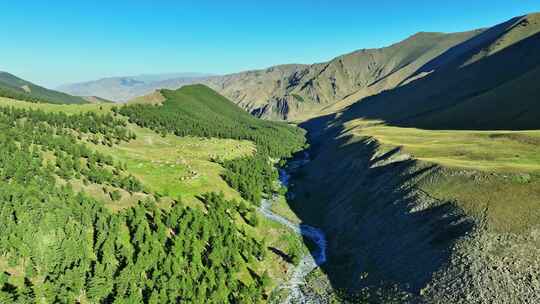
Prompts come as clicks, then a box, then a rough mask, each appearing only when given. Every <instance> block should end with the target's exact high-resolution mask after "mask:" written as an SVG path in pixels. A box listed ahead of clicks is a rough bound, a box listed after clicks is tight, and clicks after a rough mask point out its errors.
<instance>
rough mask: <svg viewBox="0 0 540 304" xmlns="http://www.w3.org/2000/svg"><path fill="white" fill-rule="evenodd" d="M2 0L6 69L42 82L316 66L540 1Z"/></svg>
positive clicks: (1, 56) (1, 64)
mask: <svg viewBox="0 0 540 304" xmlns="http://www.w3.org/2000/svg"><path fill="white" fill-rule="evenodd" d="M441 2H442V1H424V0H416V1H415V0H409V1H405V0H402V1H397V0H395V1H390V0H378V1H362V0H357V1H340V0H333V1H323V0H311V1H309V0H288V1H282V0H273V1H270V0H269V1H266V0H265V1H262V0H261V1H258V0H252V1H243V0H238V1H234V0H229V1H224V0H220V1H218V0H214V1H210V0H199V1H181V0H177V1H172V0H171V1H169V0H158V1H150V0H145V1H139V0H131V1H123V0H114V1H32V0H26V1H10V0H2V1H0V4H1V6H0V7H1V11H2V14H1V15H2V16H1V25H2V26H0V36H1V37H2V38H3V39H2V41H3V43H2V44H1V47H0V70H4V71H8V72H11V73H14V74H16V75H18V76H20V77H22V78H25V79H27V80H30V81H33V82H36V83H38V84H41V85H46V86H49V87H54V86H57V85H59V84H62V83H66V82H78V81H83V80H93V79H97V78H102V77H110V76H124V75H137V74H147V73H151V74H155V73H173V72H205V73H217V74H221V73H231V72H237V71H242V70H247V69H255V68H265V67H268V66H271V65H275V64H282V63H313V62H320V61H325V60H328V59H331V58H333V57H335V56H337V55H340V54H343V53H347V52H350V51H353V50H356V49H360V48H371V47H381V46H385V45H388V44H391V43H394V42H397V41H399V40H402V39H404V38H406V37H407V36H410V35H411V34H414V33H415V32H418V31H437V32H454V31H464V30H469V29H474V28H479V27H486V26H491V25H494V24H496V23H499V22H503V21H505V20H507V19H509V18H511V17H514V16H517V15H522V14H525V13H528V12H534V11H540V1H538V0H466V1H464V0H454V1H444V2H445V3H442V4H441Z"/></svg>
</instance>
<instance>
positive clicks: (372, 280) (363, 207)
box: [290, 115, 473, 302]
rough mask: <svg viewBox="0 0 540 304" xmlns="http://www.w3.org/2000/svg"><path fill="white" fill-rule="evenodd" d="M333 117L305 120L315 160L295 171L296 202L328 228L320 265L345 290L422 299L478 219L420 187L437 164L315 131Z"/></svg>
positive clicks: (307, 217)
mask: <svg viewBox="0 0 540 304" xmlns="http://www.w3.org/2000/svg"><path fill="white" fill-rule="evenodd" d="M333 119H334V116H333V115H331V116H327V117H320V118H317V119H315V120H312V121H308V122H306V123H305V124H304V125H303V127H304V128H306V129H308V130H309V131H311V132H310V135H311V141H312V148H311V150H310V154H311V161H310V162H309V163H308V164H307V165H305V166H304V167H302V168H301V169H300V170H299V171H297V172H296V173H295V174H294V175H293V178H292V181H293V184H291V189H290V191H292V193H294V200H292V202H291V203H290V204H291V207H292V209H293V210H294V212H295V213H296V214H297V216H298V217H299V218H300V219H301V220H302V221H303V223H305V224H308V225H311V226H315V227H320V228H321V229H322V230H323V231H324V232H325V234H326V238H327V241H328V250H327V261H326V263H324V264H322V265H320V269H321V271H322V272H323V273H324V276H325V277H326V278H327V282H328V283H329V285H330V286H331V288H332V289H333V290H335V291H338V294H342V295H345V297H349V296H351V295H355V297H357V299H358V297H361V298H362V299H363V300H368V301H374V302H380V301H384V299H389V298H388V297H390V298H392V297H396V296H397V297H404V298H405V299H407V300H406V301H409V302H418V301H420V298H419V295H420V292H421V289H422V288H423V287H424V286H425V285H426V284H427V283H428V282H429V281H430V279H431V278H432V277H433V275H434V273H435V272H437V271H438V270H440V269H441V268H443V267H444V265H445V263H446V262H447V261H448V259H449V256H450V252H451V248H452V246H453V244H454V242H455V241H456V240H457V239H459V238H460V237H461V236H463V235H465V234H466V233H467V232H469V231H471V230H472V228H473V222H472V221H471V220H469V219H468V218H466V217H465V216H464V215H463V213H462V212H460V211H459V210H458V209H457V208H456V207H455V206H454V205H453V203H452V202H448V201H439V200H437V199H435V198H432V197H430V196H429V195H427V194H426V193H424V192H422V191H421V190H420V189H419V188H418V187H416V185H417V183H419V182H420V181H421V180H424V179H429V178H431V177H432V176H434V175H436V174H437V172H438V170H439V169H438V168H437V167H436V166H428V165H425V164H421V163H418V162H416V161H415V160H412V159H410V158H408V157H405V156H403V154H401V153H400V151H399V150H392V151H389V152H386V153H384V154H381V153H380V152H378V151H379V146H378V143H377V142H375V141H373V140H372V139H369V138H355V137H352V136H350V135H348V134H346V133H343V130H342V129H341V128H340V127H336V128H330V129H329V130H328V131H327V132H325V133H324V134H321V133H314V132H318V131H319V130H321V127H323V126H324V125H326V124H327V123H328V122H330V121H332V120H333ZM314 134H316V135H318V136H316V137H314V136H313V135H314ZM305 242H306V244H309V243H310V240H309V239H306V240H305ZM316 254H317V252H316V251H314V252H313V255H314V257H315V255H316ZM313 284H314V285H317V283H313ZM309 288H310V286H308V289H309ZM343 291H344V293H342V292H343Z"/></svg>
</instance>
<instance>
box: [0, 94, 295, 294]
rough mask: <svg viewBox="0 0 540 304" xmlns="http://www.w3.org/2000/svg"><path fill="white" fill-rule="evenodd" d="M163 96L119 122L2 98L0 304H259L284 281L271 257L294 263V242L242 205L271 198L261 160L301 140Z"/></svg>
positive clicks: (99, 111) (216, 98)
mask: <svg viewBox="0 0 540 304" xmlns="http://www.w3.org/2000/svg"><path fill="white" fill-rule="evenodd" d="M163 94H164V95H165V97H166V98H167V100H165V101H163V105H161V106H155V105H140V104H137V105H133V106H132V105H127V106H126V107H122V109H119V108H118V107H117V106H115V105H113V104H86V105H65V104H62V105H59V104H49V103H35V102H34V103H30V102H25V101H21V100H13V99H9V98H0V129H2V132H0V152H1V153H0V201H2V208H1V212H0V228H1V230H2V231H3V232H4V233H3V234H2V235H1V236H0V302H1V303H36V302H40V303H112V302H115V303H179V302H182V303H184V302H186V303H199V302H200V303H202V302H204V303H220V304H221V303H262V302H264V301H265V300H266V299H268V297H269V294H270V292H271V291H272V290H273V289H274V288H275V287H276V285H277V284H278V283H279V282H281V280H283V279H285V277H286V272H285V270H286V269H287V267H288V264H289V263H291V262H289V261H288V260H285V259H284V258H283V256H280V255H278V254H275V253H273V252H272V251H271V250H270V248H273V249H274V250H277V252H280V253H283V254H285V255H286V257H289V256H291V257H294V256H293V254H295V253H298V252H299V251H298V250H300V251H301V250H304V249H303V248H304V247H302V240H301V238H300V237H299V236H296V235H295V234H294V232H292V231H289V230H288V228H287V227H282V226H281V225H278V224H275V223H273V222H270V221H267V220H265V219H264V218H260V217H259V216H258V215H257V212H258V211H257V210H256V208H255V207H254V206H252V205H251V204H249V202H248V200H249V201H253V202H255V201H259V200H260V198H261V197H260V196H261V193H260V192H261V191H265V192H266V193H267V194H269V195H274V194H276V195H277V193H276V192H277V191H278V190H279V189H277V187H276V185H275V181H276V180H275V179H276V178H277V172H276V170H275V169H274V168H273V163H272V162H271V161H270V159H269V158H268V156H267V155H266V158H263V157H262V156H263V155H262V151H268V153H272V155H274V156H276V157H277V156H278V155H282V154H283V156H285V154H290V153H292V152H294V149H298V148H300V147H301V146H302V145H303V132H301V131H299V130H297V129H296V128H295V127H292V126H289V125H286V124H280V123H272V122H267V121H259V120H257V119H255V118H253V117H251V116H249V114H247V113H245V112H243V111H242V110H240V109H238V108H237V107H236V106H235V105H234V104H232V103H231V102H230V101H228V100H227V99H225V98H223V97H222V96H220V95H219V94H217V93H215V92H213V91H212V90H210V89H208V88H206V87H203V86H194V87H190V88H186V89H184V90H179V91H164V92H163ZM124 110H125V111H127V112H126V114H130V115H131V116H133V117H135V119H132V121H135V120H136V122H137V124H139V125H140V126H138V125H135V124H133V123H130V122H129V121H128V117H125V116H122V115H121V114H119V112H124ZM154 111H155V112H154ZM165 113H167V114H165ZM153 114H156V116H153ZM161 115H163V117H164V118H165V119H164V120H160V119H159V118H160V117H161ZM131 116H130V117H129V118H131ZM187 117H190V118H192V120H190V121H188V120H186V119H187ZM174 119H179V121H175V120H174ZM197 120H200V124H197ZM212 122H214V124H212ZM191 123H192V124H194V125H192V124H191ZM143 124H144V125H147V126H148V127H149V128H153V129H155V130H158V131H160V133H161V134H158V133H156V132H154V131H152V130H150V129H148V128H142V127H141V126H142V125H143ZM182 125H185V126H186V128H184V129H180V127H181V126H182ZM196 126H198V127H203V129H204V128H209V129H207V130H206V131H205V133H204V134H205V136H208V137H210V136H211V137H222V138H201V137H196V136H197V135H199V134H201V133H200V130H199V129H198V128H197V127H196ZM211 128H225V129H228V130H229V131H228V132H222V130H214V131H213V129H211ZM178 130H181V132H182V135H186V136H184V137H179V136H175V135H172V134H163V133H176V132H177V131H178ZM259 130H260V133H259ZM235 132H236V133H235ZM282 132H283V136H281V135H282ZM233 136H236V137H244V138H253V139H254V141H255V140H256V139H261V143H260V144H257V145H256V146H255V145H254V143H253V142H250V141H247V140H233V139H224V138H223V137H227V138H228V137H233ZM264 138H267V139H269V141H268V142H266V141H262V139H264ZM272 138H277V139H279V140H276V141H272ZM262 143H266V146H264V145H263V144H262ZM269 143H273V144H269ZM278 145H283V147H279V146H278ZM295 147H296V148H295ZM255 148H256V149H257V153H254V150H255ZM253 154H256V155H257V158H256V157H255V156H254V155H253ZM217 160H219V162H218V161H217ZM235 189H237V190H238V191H236V190H235ZM256 191H258V192H259V193H258V194H257V195H258V196H257V197H255V195H253V193H255V192H256ZM218 193H219V194H218ZM248 195H249V196H248ZM243 198H244V199H243ZM300 254H303V253H302V252H300ZM291 261H293V260H291Z"/></svg>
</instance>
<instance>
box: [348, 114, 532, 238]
mask: <svg viewBox="0 0 540 304" xmlns="http://www.w3.org/2000/svg"><path fill="white" fill-rule="evenodd" d="M346 128H347V129H348V130H350V132H351V133H352V134H353V135H354V136H368V137H372V138H375V139H376V140H377V141H378V142H379V144H380V147H379V149H380V152H381V153H384V152H386V151H389V150H391V149H395V148H400V150H401V152H402V153H406V154H409V155H410V156H411V157H412V158H414V159H416V160H419V161H422V162H428V163H433V164H437V165H439V166H441V167H442V168H443V170H442V171H441V172H442V174H439V175H438V177H437V179H435V180H431V181H430V182H426V183H424V184H423V185H422V188H423V190H425V191H426V192H427V193H430V195H432V196H434V197H436V198H438V199H441V200H446V201H454V202H456V204H457V205H458V206H459V207H460V208H462V209H463V210H464V211H465V212H466V213H467V214H470V215H473V216H475V217H476V218H478V219H480V220H481V221H482V223H483V224H485V225H486V227H487V228H489V229H493V230H495V231H498V232H524V231H527V230H528V229H530V228H531V227H534V226H535V225H537V224H538V223H540V211H539V210H540V208H539V207H540V203H539V202H540V131H537V130H533V131H461V130H460V131H454V130H444V131H438V130H437V131H434V130H422V129H415V128H401V127H393V126H387V125H384V124H382V123H381V122H377V121H366V120H355V121H352V122H349V123H348V124H347V125H346Z"/></svg>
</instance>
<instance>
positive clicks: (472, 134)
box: [347, 120, 540, 173]
mask: <svg viewBox="0 0 540 304" xmlns="http://www.w3.org/2000/svg"><path fill="white" fill-rule="evenodd" d="M368 123H369V122H368V121H364V120H357V121H354V122H352V123H350V124H348V126H347V127H348V128H354V127H358V128H357V129H355V130H354V131H353V132H354V133H355V134H356V135H360V136H372V137H374V138H376V139H377V140H378V141H379V142H380V143H381V144H382V145H383V148H384V147H385V146H386V147H387V148H388V149H389V148H392V147H401V148H402V150H403V151H404V152H405V153H409V154H411V156H413V157H414V158H416V159H419V160H423V161H427V162H433V163H437V164H441V165H443V166H446V167H452V168H465V169H474V170H480V171H486V172H527V173H535V172H540V131H432V130H421V129H415V128H400V127H392V126H386V125H383V124H377V125H371V126H367V125H368Z"/></svg>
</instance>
